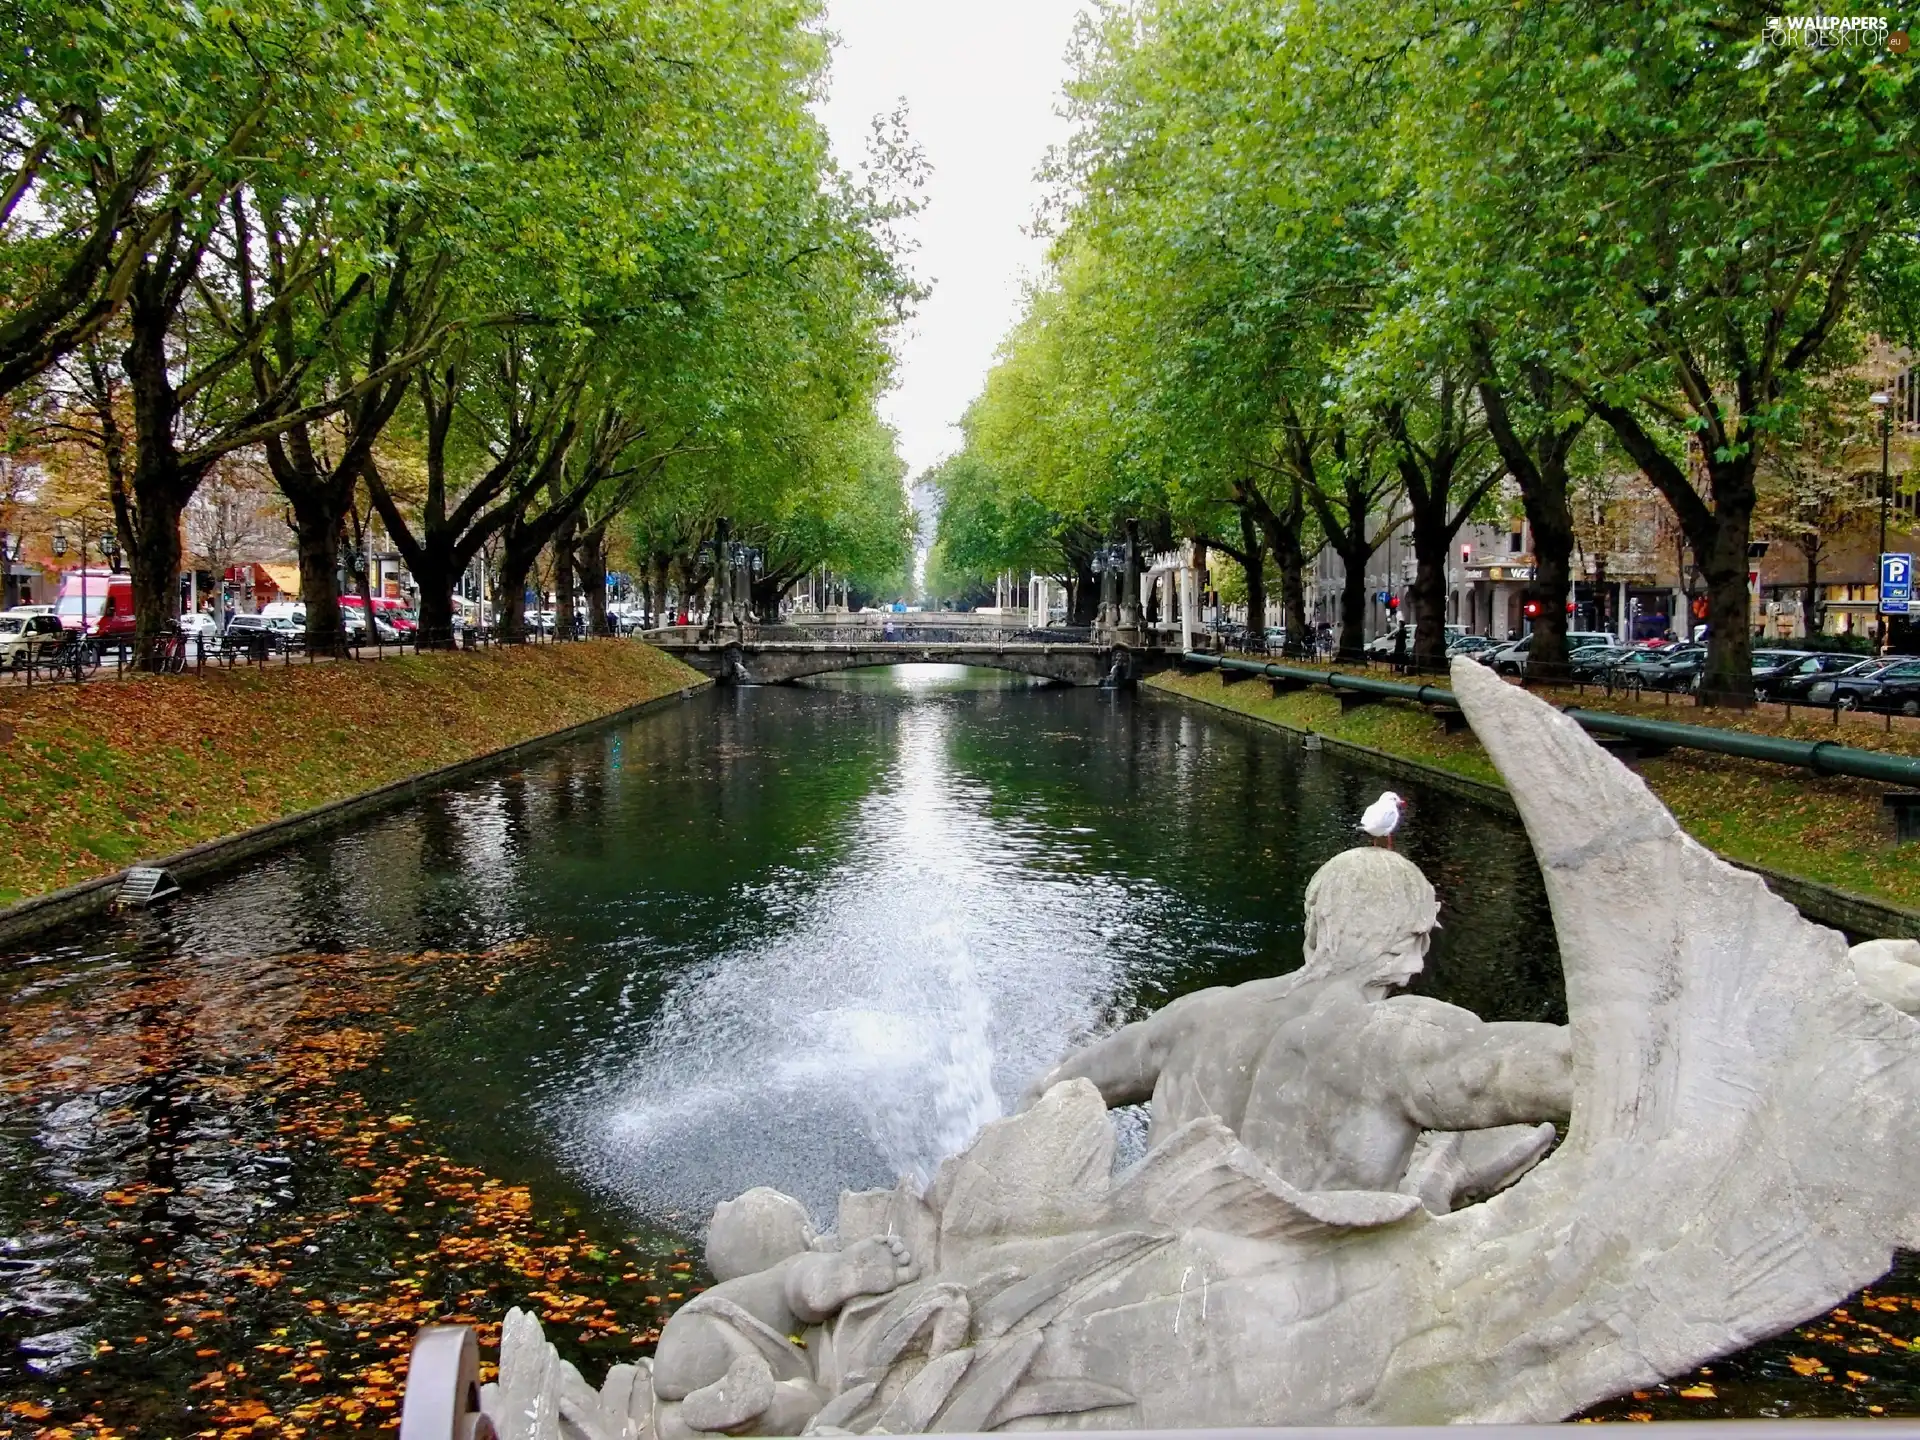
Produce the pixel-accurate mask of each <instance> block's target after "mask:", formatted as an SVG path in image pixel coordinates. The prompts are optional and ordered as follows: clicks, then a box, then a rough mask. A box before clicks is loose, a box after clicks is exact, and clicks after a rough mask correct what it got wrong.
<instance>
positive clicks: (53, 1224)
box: [0, 957, 307, 1411]
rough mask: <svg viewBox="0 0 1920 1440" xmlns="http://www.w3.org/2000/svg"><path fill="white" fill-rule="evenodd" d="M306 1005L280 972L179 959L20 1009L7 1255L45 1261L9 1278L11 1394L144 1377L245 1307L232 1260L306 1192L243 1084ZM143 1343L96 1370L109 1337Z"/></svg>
mask: <svg viewBox="0 0 1920 1440" xmlns="http://www.w3.org/2000/svg"><path fill="white" fill-rule="evenodd" d="M306 994H307V987H306V985H305V984H304V982H303V981H302V979H301V978H300V976H299V975H298V974H297V973H296V972H295V971H293V970H292V969H291V968H290V967H288V966H287V965H286V964H284V963H283V962H280V961H277V960H274V959H254V960H244V961H236V960H233V959H230V958H228V959H220V960H213V961H196V960H191V959H186V958H179V957H170V958H167V959H164V960H154V961H152V962H150V965H149V967H148V968H146V969H144V971H143V973H141V974H140V975H139V976H138V978H137V979H135V980H134V981H132V983H131V984H125V983H122V984H112V983H109V984H108V985H106V986H104V987H101V988H98V989H95V990H94V991H92V992H91V993H89V994H86V995H84V996H83V997H82V998H80V999H79V1000H78V1001H75V1002H73V1003H71V1004H70V1003H69V1002H68V1001H67V999H66V997H65V996H64V995H62V994H55V995H50V996H45V997H37V998H35V999H32V1000H28V1001H16V1002H15V1003H14V1004H12V1005H10V1006H9V1007H8V1009H7V1011H6V1012H5V1013H6V1024H5V1031H6V1046H5V1058H4V1061H0V1079H3V1080H4V1085H5V1089H6V1091H7V1093H8V1095H9V1097H10V1100H9V1103H8V1104H7V1106H6V1110H5V1112H4V1119H3V1120H0V1128H3V1129H4V1132H5V1135H6V1151H7V1152H8V1157H9V1160H10V1161H11V1162H12V1163H10V1164H9V1165H8V1167H7V1181H6V1184H5V1187H4V1192H0V1193H3V1194H4V1200H0V1213H4V1215H5V1216H6V1218H7V1220H8V1221H9V1222H10V1224H11V1226H12V1227H13V1229H14V1233H13V1234H11V1235H9V1237H8V1249H9V1250H10V1251H13V1252H16V1253H18V1252H22V1251H23V1252H25V1253H26V1254H27V1255H29V1256H30V1257H31V1259H30V1261H29V1262H28V1263H26V1264H16V1265H9V1266H8V1267H5V1269H4V1270H0V1382H6V1381H10V1380H20V1379H24V1373H23V1362H25V1363H26V1364H27V1365H30V1366H31V1368H32V1370H33V1371H34V1372H38V1373H40V1374H44V1375H49V1376H51V1375H66V1374H67V1373H68V1372H70V1371H73V1370H75V1369H76V1368H78V1367H80V1366H82V1365H91V1366H95V1367H102V1366H104V1367H106V1368H107V1369H108V1370H109V1371H110V1372H111V1371H112V1370H115V1369H118V1368H120V1366H122V1365H125V1364H133V1365H134V1366H135V1367H136V1371H135V1373H136V1374H141V1373H144V1361H145V1359H146V1358H147V1357H149V1356H152V1355H155V1354H166V1353H168V1352H170V1351H174V1350H184V1349H189V1348H190V1347H187V1346H182V1345H180V1344H178V1343H170V1339H171V1340H172V1341H173V1342H177V1341H178V1340H179V1339H181V1338H182V1337H178V1336H173V1335H172V1332H173V1331H175V1330H176V1329H178V1328H179V1327H180V1326H181V1325H182V1324H189V1325H190V1324H191V1322H192V1320H193V1318H194V1317H195V1316H197V1315H200V1314H204V1313H224V1312H226V1311H228V1310H230V1309H231V1308H232V1307H233V1306H234V1305H235V1304H237V1303H240V1302H241V1300H242V1298H243V1291H244V1287H242V1286H238V1285H236V1284H235V1282H234V1278H233V1276H232V1274H231V1273H230V1272H231V1268H232V1267H231V1264H230V1261H231V1256H232V1252H233V1251H234V1250H235V1249H236V1248H237V1247H238V1245H239V1243H240V1241H241V1240H242V1238H243V1237H244V1236H245V1235H246V1234H247V1232H248V1230H249V1227H250V1226H252V1225H253V1224H255V1223H256V1222H257V1221H258V1220H259V1219H260V1218H261V1217H262V1216H264V1215H266V1214H267V1213H269V1212H271V1211H273V1210H274V1209H276V1208H277V1207H279V1206H281V1205H283V1204H284V1203H286V1202H287V1201H288V1200H289V1199H290V1198H291V1197H292V1193H293V1192H292V1189H291V1188H290V1187H291V1184H292V1180H291V1176H292V1171H293V1160H292V1157H291V1156H290V1155H289V1154H288V1153H287V1149H286V1145H285V1143H284V1142H283V1140H282V1138H281V1136H280V1133H279V1129H278V1125H277V1118H276V1115H275V1113H274V1109H273V1105H272V1103H271V1098H270V1096H268V1095H266V1094H263V1093H262V1092H261V1090H260V1089H258V1088H257V1087H256V1086H254V1085H252V1084H250V1083H249V1082H248V1080H247V1079H246V1078H245V1072H246V1071H247V1070H248V1069H249V1067H251V1066H253V1065H254V1064H256V1063H257V1062H258V1061H259V1060H260V1058H261V1057H262V1056H264V1055H267V1054H269V1053H270V1052H272V1051H273V1050H274V1049H275V1047H277V1046H278V1045H279V1044H280V1043H281V1042H282V1040H283V1037H284V1035H285V1033H286V1028H287V1025H288V1022H289V1021H290V1020H291V1018H292V1017H293V1016H294V1014H295V1013H296V1012H297V1011H298V1010H299V1008H300V1005H301V1003H302V1001H303V999H304V998H305V996H306ZM133 1334H144V1335H146V1336H147V1337H148V1340H149V1342H150V1345H151V1348H150V1349H148V1350H146V1351H145V1352H144V1353H141V1354H136V1355H134V1356H130V1357H128V1359H127V1360H126V1361H121V1362H114V1361H100V1360H97V1359H96V1357H95V1354H94V1346H95V1342H96V1341H97V1340H105V1339H108V1338H109V1337H111V1338H112V1339H113V1340H114V1341H115V1342H116V1343H117V1344H118V1345H119V1346H121V1347H124V1348H129V1349H130V1348H132V1347H131V1346H129V1345H128V1341H127V1338H126V1337H128V1336H130V1335H133ZM133 1388H139V1387H138V1386H137V1385H135V1386H134V1387H133ZM176 1388H177V1387H176ZM171 1404H172V1406H173V1408H174V1410H175V1411H177V1409H178V1405H179V1395H178V1394H177V1393H176V1394H174V1395H172V1397H171Z"/></svg>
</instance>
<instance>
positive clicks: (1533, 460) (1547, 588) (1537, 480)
mask: <svg viewBox="0 0 1920 1440" xmlns="http://www.w3.org/2000/svg"><path fill="white" fill-rule="evenodd" d="M1481 364H1482V373H1481V376H1480V379H1479V381H1478V389H1479V391H1480V404H1481V409H1482V410H1483V411H1484V412H1485V414H1486V417H1487V430H1488V432H1489V433H1490V434H1491V435H1492V436H1493V443H1494V447H1495V448H1496V449H1497V450H1499V452H1500V459H1501V460H1502V461H1503V462H1504V463H1505V464H1506V467H1507V471H1508V473H1509V474H1511V475H1512V476H1513V478H1514V479H1515V480H1516V481H1517V482H1518V483H1519V486H1520V503H1521V505H1522V506H1523V507H1525V509H1526V513H1527V524H1528V526H1529V527H1531V528H1532V530H1533V579H1532V581H1531V582H1529V584H1528V585H1527V588H1526V590H1525V592H1524V595H1525V598H1526V599H1527V600H1530V601H1533V602H1534V603H1535V605H1536V606H1537V608H1538V610H1539V614H1538V616H1537V617H1536V618H1535V620H1534V629H1533V636H1534V638H1533V643H1532V645H1531V646H1529V647H1528V651H1527V679H1528V681H1530V682H1531V681H1534V680H1546V681H1550V682H1551V681H1564V680H1565V679H1566V677H1567V595H1568V585H1569V582H1570V580H1571V578H1572V576H1573V510H1572V507H1571V506H1570V505H1569V504H1568V503H1567V490H1568V481H1569V477H1568V473H1567V456H1568V454H1569V453H1571V451H1572V449H1573V445H1574V441H1575V440H1577V439H1578V438H1579V435H1580V431H1581V430H1582V429H1583V428H1584V427H1585V425H1586V423H1587V422H1586V417H1585V416H1581V417H1580V418H1579V419H1578V420H1576V421H1574V422H1573V423H1572V424H1570V425H1558V424H1557V423H1556V422H1555V421H1553V420H1552V419H1547V420H1543V421H1541V422H1540V428H1539V429H1537V430H1536V431H1534V432H1533V433H1532V434H1531V435H1529V436H1526V437H1524V438H1523V437H1522V436H1521V434H1520V433H1519V430H1518V429H1517V427H1516V426H1515V424H1514V422H1513V418H1512V415H1511V412H1510V411H1509V409H1508V405H1507V392H1506V391H1505V390H1504V389H1503V388H1501V386H1500V385H1499V384H1497V383H1496V382H1495V380H1494V377H1493V365H1492V361H1491V359H1490V358H1488V357H1487V356H1486V355H1485V354H1484V352H1483V354H1482V360H1481ZM1531 386H1532V391H1533V397H1532V398H1533V402H1534V406H1535V409H1536V411H1538V412H1540V413H1542V414H1547V415H1551V413H1552V411H1553V409H1554V408H1555V406H1554V402H1555V401H1556V399H1558V391H1557V389H1556V387H1555V382H1554V380H1553V379H1552V377H1551V376H1549V375H1547V374H1545V373H1544V372H1538V371H1536V372H1534V373H1533V375H1532V377H1531Z"/></svg>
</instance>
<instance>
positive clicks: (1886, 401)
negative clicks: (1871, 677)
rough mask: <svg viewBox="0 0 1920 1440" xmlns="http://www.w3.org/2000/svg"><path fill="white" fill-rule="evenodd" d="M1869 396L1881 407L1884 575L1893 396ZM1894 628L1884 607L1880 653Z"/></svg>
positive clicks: (1880, 556)
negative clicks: (1889, 622)
mask: <svg viewBox="0 0 1920 1440" xmlns="http://www.w3.org/2000/svg"><path fill="white" fill-rule="evenodd" d="M1867 398H1868V399H1869V400H1871V401H1872V402H1873V403H1874V404H1875V405H1878V406H1879V407H1880V549H1879V551H1878V553H1877V554H1876V555H1875V557H1874V562H1873V563H1874V564H1875V565H1877V566H1878V567H1879V569H1878V570H1877V571H1876V572H1875V574H1876V576H1884V575H1885V574H1886V570H1887V562H1886V558H1885V557H1886V553H1887V501H1888V500H1889V499H1890V498H1891V489H1892V487H1891V485H1890V484H1889V483H1888V482H1889V471H1888V460H1889V457H1890V454H1891V451H1892V444H1893V396H1892V395H1891V394H1889V393H1888V392H1887V391H1885V390H1876V391H1874V392H1873V394H1871V395H1869V396H1868V397H1867ZM1873 593H1874V595H1875V597H1876V598H1877V597H1878V596H1879V594H1880V583H1879V579H1878V578H1876V579H1875V581H1874V587H1873ZM1892 628H1893V627H1892V626H1891V625H1889V624H1888V623H1887V612H1886V610H1885V609H1884V608H1882V609H1881V611H1880V653H1881V654H1882V655H1884V654H1886V653H1887V646H1888V642H1889V639H1890V634H1889V632H1890V631H1891V630H1892Z"/></svg>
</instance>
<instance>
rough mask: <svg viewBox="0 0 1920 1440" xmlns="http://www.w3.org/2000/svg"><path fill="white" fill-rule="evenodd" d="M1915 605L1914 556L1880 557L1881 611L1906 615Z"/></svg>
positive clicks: (1883, 613) (1890, 555)
mask: <svg viewBox="0 0 1920 1440" xmlns="http://www.w3.org/2000/svg"><path fill="white" fill-rule="evenodd" d="M1912 606H1913V556H1911V555H1892V554H1887V555H1882V556H1881V557H1880V613H1881V614H1882V615H1905V614H1907V613H1909V611H1910V610H1911V608H1912Z"/></svg>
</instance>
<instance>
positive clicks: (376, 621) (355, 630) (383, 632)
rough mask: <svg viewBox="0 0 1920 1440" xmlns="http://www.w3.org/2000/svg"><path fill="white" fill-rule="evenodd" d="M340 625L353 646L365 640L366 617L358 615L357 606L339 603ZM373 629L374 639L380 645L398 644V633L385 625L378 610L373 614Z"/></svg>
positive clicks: (383, 618) (343, 601)
mask: <svg viewBox="0 0 1920 1440" xmlns="http://www.w3.org/2000/svg"><path fill="white" fill-rule="evenodd" d="M340 624H341V627H342V628H343V629H344V630H345V631H346V632H347V638H348V639H350V640H352V641H353V642H354V643H355V644H360V643H363V642H366V640H367V617H366V616H365V615H362V614H361V613H360V609H359V607H358V606H353V607H351V608H350V607H349V606H348V605H347V602H346V601H345V600H342V601H341V602H340ZM373 628H374V632H375V636H376V638H377V639H378V640H379V641H380V643H381V644H382V645H393V644H396V643H398V641H399V639H400V632H399V631H398V630H396V629H394V628H393V626H391V625H389V624H388V623H387V618H386V616H384V615H382V614H381V613H380V611H379V610H378V609H375V611H374V612H373Z"/></svg>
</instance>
